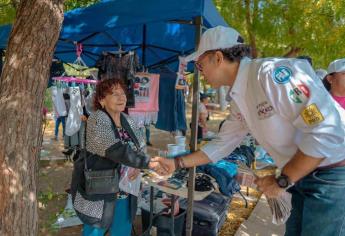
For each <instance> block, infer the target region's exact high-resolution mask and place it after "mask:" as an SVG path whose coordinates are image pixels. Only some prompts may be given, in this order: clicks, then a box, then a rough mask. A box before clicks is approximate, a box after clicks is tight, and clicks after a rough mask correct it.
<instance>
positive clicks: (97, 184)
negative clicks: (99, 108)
mask: <svg viewBox="0 0 345 236" xmlns="http://www.w3.org/2000/svg"><path fill="white" fill-rule="evenodd" d="M104 112H105V113H106V114H107V115H108V116H109V119H110V121H111V123H112V128H113V131H114V133H115V136H116V134H117V132H116V126H115V123H114V121H113V119H112V118H111V116H110V115H109V114H108V113H107V112H106V111H105V110H104ZM85 136H86V134H85ZM88 153H89V152H88V151H86V147H85V149H83V150H82V155H84V163H85V166H84V176H85V193H86V194H87V195H95V194H115V193H118V192H119V180H120V176H119V175H120V173H119V170H118V168H113V169H106V170H91V169H89V168H88V165H87V159H88V156H89V155H88ZM91 158H99V159H100V161H106V160H104V158H103V157H99V156H97V157H96V156H93V157H91Z"/></svg>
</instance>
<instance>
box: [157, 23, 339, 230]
mask: <svg viewBox="0 0 345 236" xmlns="http://www.w3.org/2000/svg"><path fill="white" fill-rule="evenodd" d="M249 55H250V47H249V46H247V45H245V44H243V41H242V38H241V37H240V35H239V33H238V32H237V31H236V30H234V29H232V28H227V27H221V26H218V27H215V28H212V29H209V30H207V31H206V32H205V33H204V34H203V35H202V37H201V40H200V44H199V47H198V50H197V51H196V52H195V53H193V54H192V55H190V56H189V57H187V59H188V60H194V61H195V63H196V66H197V68H198V69H199V70H200V72H201V74H202V75H203V76H204V78H205V80H206V81H207V82H208V83H209V84H210V85H211V86H212V87H214V88H218V87H220V86H223V85H227V86H230V88H231V89H230V90H229V94H228V95H229V98H230V99H231V102H230V118H229V119H228V120H227V121H226V122H225V123H224V124H223V126H222V128H221V130H220V132H219V134H218V137H217V139H215V140H213V141H212V142H210V143H208V144H207V145H205V146H203V147H202V148H201V150H200V151H197V152H195V153H192V154H190V155H187V156H184V157H181V158H177V159H175V160H169V159H164V158H161V157H156V158H153V159H152V162H151V163H150V167H151V168H152V169H154V170H156V171H157V172H158V173H161V174H166V173H167V172H168V173H170V172H172V171H174V170H175V169H177V168H182V167H192V166H197V165H203V164H206V163H209V162H216V161H218V160H220V159H222V158H224V157H225V156H227V155H228V154H229V153H231V152H232V151H233V150H234V149H235V148H236V147H237V146H238V145H239V144H240V143H241V141H242V139H243V138H244V137H245V136H246V134H247V133H248V132H250V133H251V134H252V135H253V136H254V137H255V138H256V140H257V141H258V142H259V144H260V145H261V146H263V147H264V149H265V150H266V151H267V152H268V153H270V155H271V156H272V157H273V158H274V159H275V161H276V163H277V164H278V165H279V167H281V169H280V170H281V173H280V174H277V175H276V176H266V177H263V178H259V179H257V180H256V183H257V186H258V188H259V189H260V190H261V191H262V192H263V193H264V194H265V195H266V196H268V197H277V196H279V195H280V194H281V193H282V192H283V191H285V190H288V191H289V192H291V193H292V206H293V209H292V211H291V216H290V218H289V220H288V222H287V225H286V233H285V235H288V236H292V235H294V236H295V235H313V236H315V235H322V236H327V235H330V236H331V235H332V236H333V235H345V204H344V196H345V151H344V150H345V111H344V110H343V109H341V108H340V106H337V105H336V103H335V102H334V101H333V99H332V98H331V97H330V96H329V95H328V92H327V91H326V89H325V88H324V86H323V84H322V82H321V81H320V79H319V78H318V77H317V76H316V74H315V72H314V70H313V68H312V67H311V66H310V64H309V63H308V62H307V61H306V60H300V59H287V58H265V59H255V60H252V59H250V58H249Z"/></svg>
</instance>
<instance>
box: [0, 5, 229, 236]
mask: <svg viewBox="0 0 345 236" xmlns="http://www.w3.org/2000/svg"><path fill="white" fill-rule="evenodd" d="M218 25H223V26H227V24H226V22H225V21H224V19H223V18H222V17H221V16H220V15H219V13H218V11H217V9H216V7H215V6H214V5H213V3H212V0H165V1H160V0H145V1H143V0H112V1H110V0H103V1H101V2H100V3H98V4H95V5H92V6H90V7H87V8H79V9H75V10H72V11H69V12H67V13H65V18H64V22H63V27H62V30H61V33H60V37H59V41H58V43H57V45H56V51H55V57H56V58H58V59H60V60H62V61H64V62H73V61H75V59H76V49H75V47H76V44H82V45H83V53H82V57H83V60H84V61H85V62H86V64H87V65H88V66H93V65H94V64H95V62H96V60H97V58H98V57H99V55H100V54H101V53H102V52H103V51H117V50H120V49H121V50H125V51H128V50H135V51H136V52H137V55H138V56H139V59H140V61H141V64H142V65H144V66H145V67H147V68H151V69H155V68H158V67H160V66H162V65H166V66H169V67H170V68H171V69H172V70H174V71H177V65H178V56H180V55H187V54H189V53H191V52H193V51H194V50H195V48H196V45H197V44H198V42H199V39H200V35H201V32H202V30H203V29H205V28H210V27H214V26H218ZM9 32H10V26H3V27H0V49H4V48H6V44H7V39H8V35H9ZM194 77H195V79H194V82H193V111H192V117H193V119H192V138H191V151H195V150H196V149H197V136H196V130H197V106H198V100H199V97H198V95H199V92H198V91H199V79H198V78H199V75H198V72H197V71H195V73H194ZM194 176H195V168H191V170H190V175H189V185H188V186H189V190H188V199H189V200H188V214H187V225H186V231H187V235H191V233H192V225H193V211H192V207H193V199H194V197H193V195H194V188H193V186H194Z"/></svg>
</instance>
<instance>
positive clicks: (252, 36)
mask: <svg viewBox="0 0 345 236" xmlns="http://www.w3.org/2000/svg"><path fill="white" fill-rule="evenodd" d="M250 3H251V0H245V7H246V26H247V32H248V36H249V43H250V46H251V49H252V57H253V58H257V57H258V52H257V47H256V38H255V33H254V27H253V24H254V21H255V20H256V17H257V14H258V1H257V0H254V8H253V14H251V10H250Z"/></svg>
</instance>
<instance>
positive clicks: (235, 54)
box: [216, 44, 252, 62]
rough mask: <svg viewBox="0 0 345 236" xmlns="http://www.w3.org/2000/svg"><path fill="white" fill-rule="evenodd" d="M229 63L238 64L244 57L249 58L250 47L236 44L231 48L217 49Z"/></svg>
mask: <svg viewBox="0 0 345 236" xmlns="http://www.w3.org/2000/svg"><path fill="white" fill-rule="evenodd" d="M216 51H220V52H222V53H223V56H224V58H225V59H226V60H228V61H229V62H240V61H241V60H242V59H243V58H244V57H251V53H252V52H251V47H250V46H249V45H246V44H238V45H235V46H233V47H231V48H222V49H217V50H216Z"/></svg>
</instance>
